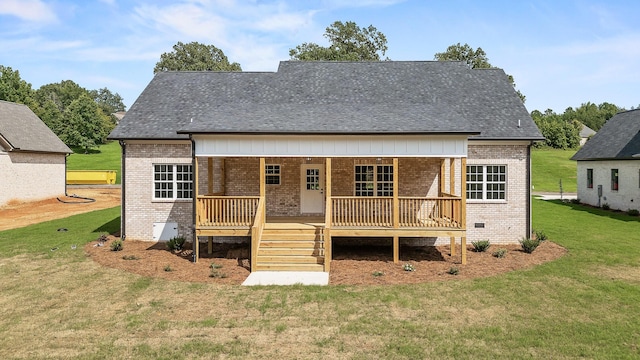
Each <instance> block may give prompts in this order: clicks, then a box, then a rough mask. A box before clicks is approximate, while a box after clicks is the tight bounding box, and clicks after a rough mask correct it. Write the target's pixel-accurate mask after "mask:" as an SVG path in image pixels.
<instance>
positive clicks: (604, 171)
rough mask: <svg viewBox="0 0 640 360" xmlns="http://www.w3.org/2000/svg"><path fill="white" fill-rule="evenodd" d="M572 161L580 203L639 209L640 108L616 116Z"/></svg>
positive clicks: (622, 208)
mask: <svg viewBox="0 0 640 360" xmlns="http://www.w3.org/2000/svg"><path fill="white" fill-rule="evenodd" d="M571 159H572V160H576V161H578V199H580V201H581V202H583V203H585V204H589V205H593V206H602V205H605V204H607V205H608V206H610V207H611V208H612V209H619V210H628V209H638V210H640V109H636V110H631V111H625V112H621V113H618V114H616V115H615V116H613V117H612V118H611V119H609V120H608V121H607V122H606V123H605V124H604V126H603V127H602V128H601V129H600V130H599V131H598V133H597V134H596V135H595V136H593V137H592V138H591V140H589V141H588V142H587V143H586V144H585V145H584V146H583V147H582V148H581V149H580V150H578V152H577V153H576V154H575V155H573V157H572V158H571Z"/></svg>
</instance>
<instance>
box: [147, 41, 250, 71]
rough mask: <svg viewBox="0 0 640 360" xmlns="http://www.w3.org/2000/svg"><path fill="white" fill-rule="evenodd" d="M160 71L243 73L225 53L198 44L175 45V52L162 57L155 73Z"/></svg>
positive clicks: (164, 54) (213, 47)
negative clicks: (230, 61)
mask: <svg viewBox="0 0 640 360" xmlns="http://www.w3.org/2000/svg"><path fill="white" fill-rule="evenodd" d="M160 71H242V68H241V67H240V64H238V63H237V62H234V63H229V59H228V58H227V56H226V55H225V54H224V52H223V51H222V50H220V49H218V48H217V47H215V46H213V45H204V44H201V43H198V42H190V43H188V44H183V43H182V42H178V43H177V44H175V45H173V51H172V52H168V53H163V54H162V55H160V61H158V62H157V63H156V67H155V68H154V69H153V73H154V74H155V73H157V72H160Z"/></svg>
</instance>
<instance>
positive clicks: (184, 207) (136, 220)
mask: <svg viewBox="0 0 640 360" xmlns="http://www.w3.org/2000/svg"><path fill="white" fill-rule="evenodd" d="M124 163H125V166H126V168H125V179H123V183H124V184H123V185H124V187H125V221H126V223H125V232H126V233H125V235H126V238H127V239H131V240H152V239H153V223H155V222H160V223H164V222H177V223H178V235H179V236H184V237H185V238H187V239H191V237H192V236H193V220H192V216H191V214H192V211H193V210H192V209H193V208H192V201H191V200H177V201H173V200H153V165H154V164H191V144H190V143H189V142H185V143H182V144H175V143H174V144H138V143H133V144H127V145H126V159H125V162H124ZM200 167H202V166H200ZM205 170H206V160H205ZM201 172H202V170H201Z"/></svg>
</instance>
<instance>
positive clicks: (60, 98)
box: [35, 80, 89, 112]
mask: <svg viewBox="0 0 640 360" xmlns="http://www.w3.org/2000/svg"><path fill="white" fill-rule="evenodd" d="M81 95H89V91H88V90H87V89H85V88H83V87H82V86H80V85H78V84H76V83H75V82H74V81H72V80H63V81H60V82H59V83H51V84H46V85H42V86H41V87H40V88H39V89H38V90H36V94H35V96H36V100H38V102H39V103H40V104H44V103H45V102H46V101H47V100H51V101H52V102H53V103H54V104H55V105H56V106H57V107H58V110H60V112H64V110H65V109H66V108H67V106H69V105H71V103H72V102H73V101H74V100H76V99H78V98H79V97H80V96H81Z"/></svg>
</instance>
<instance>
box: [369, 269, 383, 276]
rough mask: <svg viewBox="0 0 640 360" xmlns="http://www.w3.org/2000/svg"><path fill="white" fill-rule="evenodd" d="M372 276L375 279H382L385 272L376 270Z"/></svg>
mask: <svg viewBox="0 0 640 360" xmlns="http://www.w3.org/2000/svg"><path fill="white" fill-rule="evenodd" d="M371 275H373V276H374V277H380V276H382V275H384V272H382V271H379V270H376V271H374V272H373V273H371Z"/></svg>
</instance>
